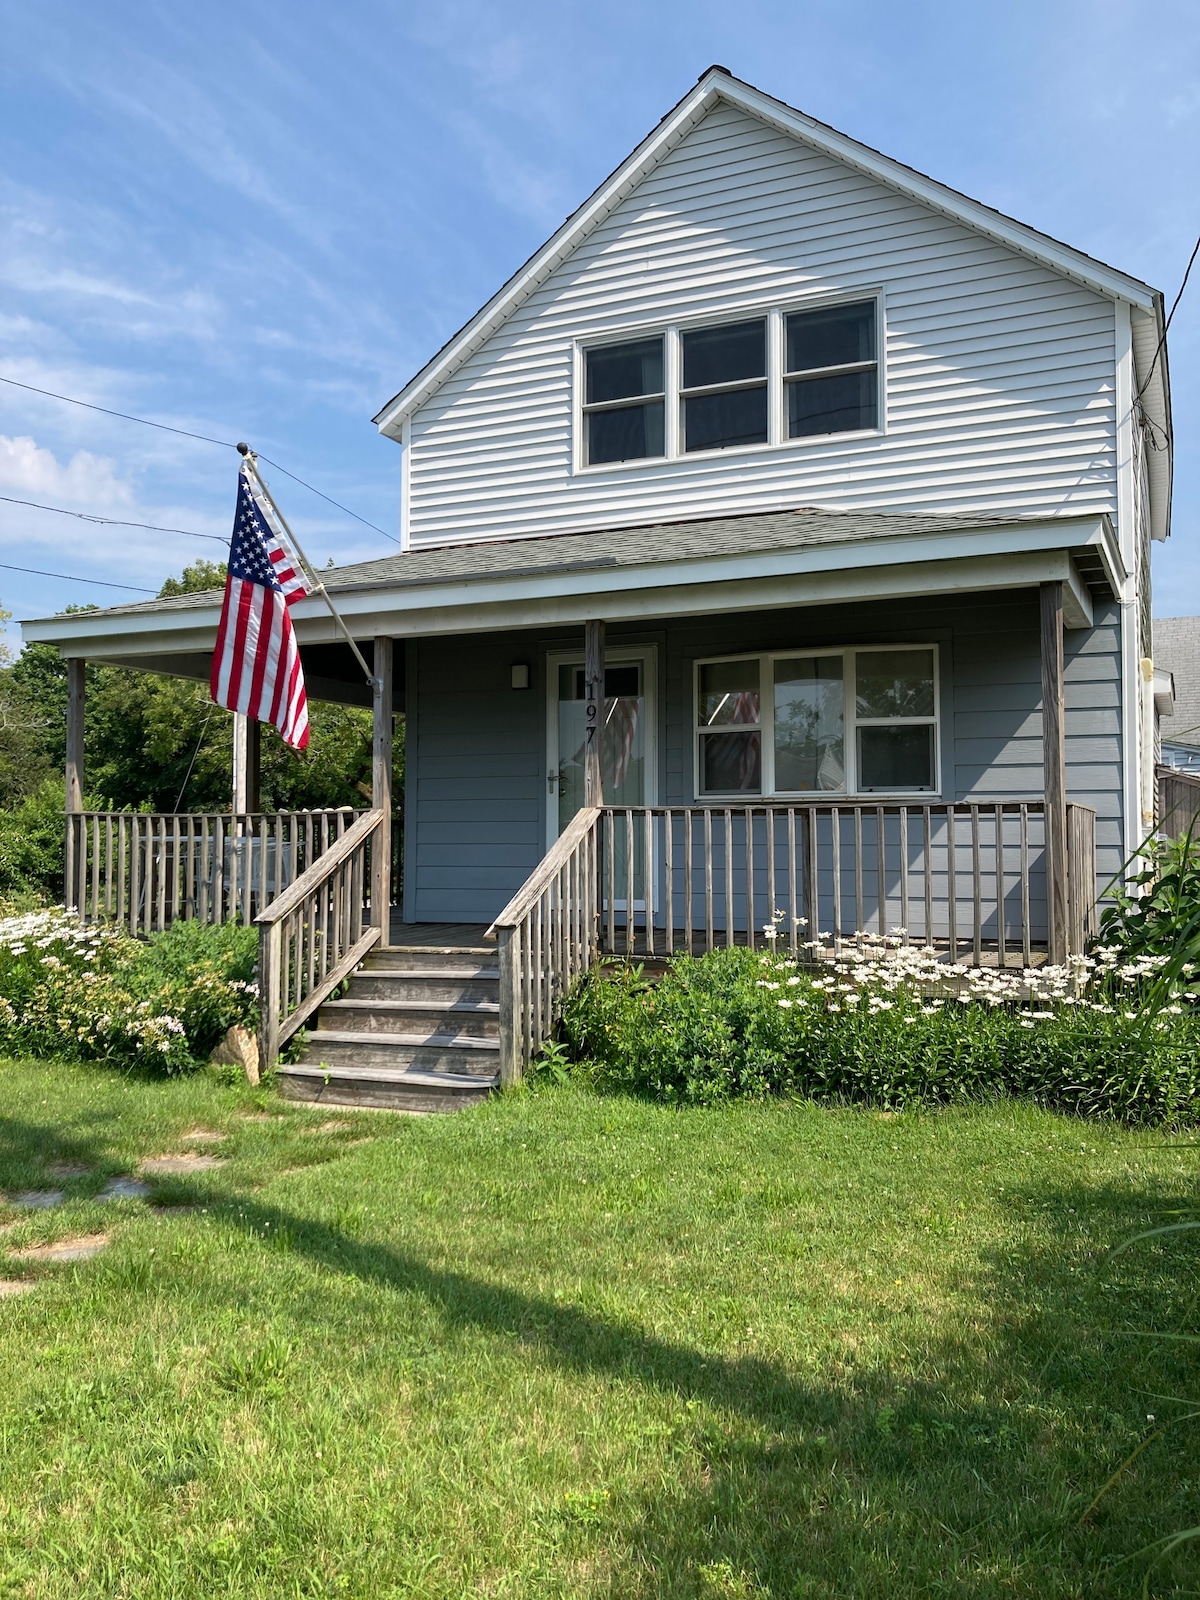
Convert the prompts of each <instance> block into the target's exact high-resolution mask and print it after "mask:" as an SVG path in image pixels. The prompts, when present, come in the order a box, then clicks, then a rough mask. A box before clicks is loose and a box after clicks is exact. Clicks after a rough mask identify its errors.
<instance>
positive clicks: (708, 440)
mask: <svg viewBox="0 0 1200 1600" xmlns="http://www.w3.org/2000/svg"><path fill="white" fill-rule="evenodd" d="M880 338H881V335H880V328H879V314H878V309H877V306H876V302H875V300H874V299H873V298H872V299H868V300H859V301H854V302H851V303H848V304H845V305H823V306H819V307H816V308H814V309H812V310H809V311H788V310H772V311H767V312H764V313H761V314H759V315H757V316H754V317H748V318H744V319H742V320H741V321H738V322H720V323H714V324H710V325H708V326H701V327H682V328H678V327H669V328H665V329H663V331H662V332H660V333H655V334H653V335H652V336H649V335H648V336H645V337H642V338H638V339H629V340H626V341H625V342H623V343H614V344H602V345H595V346H593V347H592V348H590V349H585V350H584V351H583V352H582V364H583V374H582V379H583V381H582V391H583V394H582V399H583V415H582V418H581V419H580V421H581V430H580V438H581V446H580V449H579V462H580V465H582V466H584V467H589V466H604V465H619V464H620V463H621V462H626V461H630V462H632V461H642V460H648V459H654V458H657V459H659V460H662V459H680V458H682V457H683V456H693V455H705V454H711V453H713V452H716V451H721V450H737V449H747V448H755V447H762V446H768V447H775V446H786V445H788V444H791V443H793V442H796V443H800V442H803V441H805V440H809V439H819V438H823V437H828V436H830V435H833V434H841V433H871V432H874V431H876V430H878V429H879V428H880V426H881V418H882V416H883V401H882V397H881V379H882V373H881V370H880V360H879V346H880Z"/></svg>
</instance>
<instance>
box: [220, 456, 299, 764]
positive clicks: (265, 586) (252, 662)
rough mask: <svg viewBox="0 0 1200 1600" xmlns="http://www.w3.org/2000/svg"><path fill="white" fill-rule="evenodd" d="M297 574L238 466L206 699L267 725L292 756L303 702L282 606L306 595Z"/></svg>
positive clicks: (293, 639) (296, 566) (296, 747)
mask: <svg viewBox="0 0 1200 1600" xmlns="http://www.w3.org/2000/svg"><path fill="white" fill-rule="evenodd" d="M298 569H299V563H298V562H297V561H296V559H295V558H294V557H293V556H292V555H291V554H290V553H289V552H288V551H287V550H286V549H285V548H284V545H283V540H282V538H281V537H280V535H279V534H278V533H276V532H275V530H274V528H273V527H272V526H271V523H270V521H269V520H268V518H267V514H266V511H265V509H264V507H263V505H262V503H261V501H260V500H259V499H258V497H257V495H256V494H255V492H254V485H253V483H252V482H251V479H250V474H249V472H248V471H247V470H246V468H245V467H243V468H242V470H241V472H240V473H239V475H238V499H237V511H236V513H235V515H234V519H233V539H232V540H231V542H230V546H229V576H228V577H227V578H226V579H225V603H224V605H223V606H222V608H221V625H220V627H219V628H218V629H217V648H216V651H215V653H214V654H213V666H212V697H213V700H214V701H215V702H216V704H217V705H219V706H226V707H228V709H229V710H230V711H241V712H244V713H245V715H246V716H250V717H254V718H255V719H256V720H257V721H259V722H270V723H273V724H274V726H275V727H276V728H278V729H279V732H280V734H281V735H282V737H283V741H284V743H285V744H289V745H291V747H292V749H293V750H303V749H304V748H305V746H306V745H307V744H308V696H307V695H306V693H305V690H304V671H303V669H302V667H301V665H300V649H299V646H298V645H297V644H296V636H295V634H294V633H293V632H292V619H291V617H290V616H289V615H288V607H289V606H290V605H293V604H294V603H295V601H297V600H302V599H303V598H304V596H305V595H306V594H307V593H308V588H307V586H306V584H305V583H304V580H303V578H302V577H301V576H300V572H299V570H298Z"/></svg>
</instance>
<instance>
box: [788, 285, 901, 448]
mask: <svg viewBox="0 0 1200 1600" xmlns="http://www.w3.org/2000/svg"><path fill="white" fill-rule="evenodd" d="M784 389H785V392H786V396H787V432H788V438H789V439H804V438H809V437H811V435H813V434H817V433H848V432H857V431H859V430H861V429H864V428H874V427H877V426H878V416H879V367H878V364H877V362H876V359H875V305H874V302H873V301H866V302H864V304H862V305H856V306H831V307H829V308H828V309H826V310H822V311H797V312H794V313H793V314H792V315H791V316H789V317H788V319H787V338H786V359H785V372H784Z"/></svg>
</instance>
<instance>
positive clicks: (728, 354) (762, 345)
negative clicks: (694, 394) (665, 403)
mask: <svg viewBox="0 0 1200 1600" xmlns="http://www.w3.org/2000/svg"><path fill="white" fill-rule="evenodd" d="M766 375H767V325H766V323H765V322H737V323H732V324H729V325H727V326H726V327H723V328H700V329H698V330H697V332H695V333H685V334H684V336H683V387H684V388H685V389H703V388H706V387H707V386H708V385H709V384H710V383H736V382H737V381H738V379H739V378H765V377H766Z"/></svg>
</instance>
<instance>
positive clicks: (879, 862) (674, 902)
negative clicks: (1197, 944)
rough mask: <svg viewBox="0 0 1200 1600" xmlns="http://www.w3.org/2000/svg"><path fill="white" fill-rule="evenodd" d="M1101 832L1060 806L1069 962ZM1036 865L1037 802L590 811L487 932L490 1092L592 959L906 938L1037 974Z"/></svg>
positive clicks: (1081, 929) (1039, 855) (1040, 936)
mask: <svg viewBox="0 0 1200 1600" xmlns="http://www.w3.org/2000/svg"><path fill="white" fill-rule="evenodd" d="M1095 820H1096V819H1095V813H1094V812H1093V811H1091V810H1090V809H1089V808H1087V807H1086V806H1074V805H1070V806H1068V807H1067V862H1066V871H1067V883H1068V895H1067V904H1068V920H1069V925H1068V928H1067V929H1066V930H1065V942H1066V945H1067V948H1068V949H1069V950H1071V951H1080V950H1082V949H1083V946H1084V943H1085V941H1086V939H1087V937H1088V936H1089V935H1090V934H1091V932H1093V931H1094V927H1095V900H1096V855H1095ZM1046 854H1047V841H1046V826H1045V805H1044V802H1042V801H1040V800H1028V801H1005V802H1000V803H996V804H992V805H983V804H974V803H963V804H954V805H949V804H934V803H931V804H928V805H920V804H917V805H909V804H900V803H890V804H889V803H882V804H878V805H855V804H844V805H842V804H834V803H828V804H820V803H814V804H811V805H795V806H772V805H750V806H636V807H613V806H604V807H593V808H589V809H585V810H583V811H581V812H579V814H578V815H577V816H576V817H575V819H574V820H573V821H572V822H571V824H570V826H569V827H568V828H567V829H566V830H565V831H564V833H563V835H562V837H561V838H560V839H559V840H558V842H557V844H556V845H555V846H554V848H553V849H552V850H551V851H550V852H549V854H548V855H547V856H546V858H545V860H543V861H542V862H541V863H540V865H539V866H538V867H537V868H536V870H535V871H534V872H533V874H532V875H531V876H530V878H529V880H528V882H527V883H526V884H525V885H524V887H523V888H522V889H521V891H520V892H519V893H518V894H517V895H516V896H514V898H513V899H512V900H511V901H510V902H509V904H508V905H507V906H506V907H505V908H504V910H503V911H502V912H501V913H500V915H499V916H498V917H497V918H496V921H495V923H494V924H493V925H492V928H491V929H490V930H489V933H490V934H491V935H494V936H495V937H496V938H497V940H498V941H499V952H500V1037H501V1081H502V1082H505V1083H509V1082H512V1081H513V1080H514V1079H516V1078H517V1077H519V1076H520V1074H521V1071H522V1069H523V1068H524V1066H525V1065H526V1064H527V1063H528V1062H529V1060H530V1059H531V1058H532V1057H533V1055H534V1054H535V1053H536V1051H537V1049H538V1047H539V1045H540V1044H541V1043H542V1042H543V1041H544V1040H545V1039H547V1038H548V1037H549V1036H550V1034H551V1032H552V1030H553V1027H554V1024H555V1021H556V1020H557V1018H558V1016H559V1015H560V1012H561V1007H562V1003H563V1000H564V998H565V997H566V994H567V993H568V991H569V989H570V987H571V985H572V983H573V982H574V981H575V980H576V978H578V977H579V976H580V975H581V974H582V973H584V972H586V971H587V970H588V968H589V967H590V966H591V965H592V963H593V961H594V960H595V959H596V957H597V955H598V954H599V953H600V952H601V951H603V952H607V953H611V954H613V955H633V956H649V957H666V956H669V955H671V954H673V953H676V952H678V951H692V952H700V951H706V950H712V949H715V948H716V947H717V946H718V945H735V944H740V945H751V946H754V947H757V948H772V949H788V950H791V951H793V952H795V953H797V954H798V953H799V952H800V951H801V949H802V947H803V946H804V944H805V941H806V940H808V939H810V938H815V937H817V936H818V935H819V934H823V935H826V936H828V937H831V938H833V939H835V940H836V939H841V938H849V937H852V936H853V935H854V934H856V933H860V932H863V933H866V932H874V933H881V934H883V933H888V932H891V931H893V930H894V929H896V928H904V929H906V930H907V935H908V937H909V938H910V939H911V940H912V941H913V942H914V943H918V944H923V945H926V944H929V945H933V946H934V947H935V948H937V949H939V950H940V951H942V952H944V954H945V957H946V959H947V960H948V961H950V962H962V961H965V962H968V963H973V964H975V965H997V966H1009V965H1022V966H1028V965H1030V964H1031V962H1032V961H1033V960H1034V959H1035V957H1038V956H1040V957H1041V958H1043V959H1045V955H1046V951H1047V948H1048V945H1049V938H1048V934H1049V929H1048V927H1047V916H1048V898H1047V893H1046V885H1047V860H1046Z"/></svg>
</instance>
